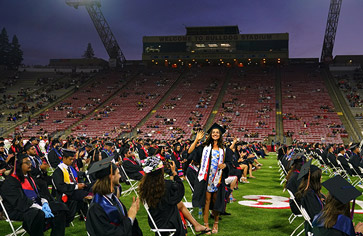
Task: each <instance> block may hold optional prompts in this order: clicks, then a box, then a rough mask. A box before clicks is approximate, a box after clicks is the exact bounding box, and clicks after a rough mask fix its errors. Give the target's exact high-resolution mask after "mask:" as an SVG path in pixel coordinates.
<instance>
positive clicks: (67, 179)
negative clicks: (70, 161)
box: [58, 163, 78, 184]
mask: <svg viewBox="0 0 363 236" xmlns="http://www.w3.org/2000/svg"><path fill="white" fill-rule="evenodd" d="M58 167H59V169H60V170H61V171H62V172H63V181H64V183H66V184H71V182H72V181H71V178H70V176H69V172H68V166H67V165H66V164H64V163H60V164H59V165H58ZM69 168H70V169H71V171H72V174H73V176H74V178H75V179H76V181H78V175H77V171H76V170H75V169H74V168H73V167H72V166H69ZM72 183H73V182H72ZM74 184H77V183H74Z"/></svg>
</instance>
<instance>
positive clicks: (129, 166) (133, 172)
mask: <svg viewBox="0 0 363 236" xmlns="http://www.w3.org/2000/svg"><path fill="white" fill-rule="evenodd" d="M122 166H123V167H124V169H125V171H126V174H127V175H128V176H129V177H130V178H131V179H136V180H140V179H141V178H142V176H143V175H142V174H141V173H140V172H139V171H142V168H141V167H140V166H138V165H134V164H133V163H131V161H124V162H123V163H122Z"/></svg>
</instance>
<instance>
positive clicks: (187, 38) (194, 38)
mask: <svg viewBox="0 0 363 236" xmlns="http://www.w3.org/2000/svg"><path fill="white" fill-rule="evenodd" d="M288 39H289V34H287V33H283V34H224V35H175V36H144V37H143V42H144V43H145V42H208V41H210V42H226V41H241V40H242V41H243V40H246V41H255V40H288Z"/></svg>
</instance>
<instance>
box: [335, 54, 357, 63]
mask: <svg viewBox="0 0 363 236" xmlns="http://www.w3.org/2000/svg"><path fill="white" fill-rule="evenodd" d="M334 63H338V64H355V65H357V64H359V65H363V55H336V56H335V57H334Z"/></svg>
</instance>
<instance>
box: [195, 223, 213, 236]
mask: <svg viewBox="0 0 363 236" xmlns="http://www.w3.org/2000/svg"><path fill="white" fill-rule="evenodd" d="M204 226H205V229H204V230H203V231H201V232H200V233H199V234H197V235H202V234H206V235H211V234H212V230H211V229H210V228H209V225H208V223H204ZM207 229H209V230H207Z"/></svg>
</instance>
